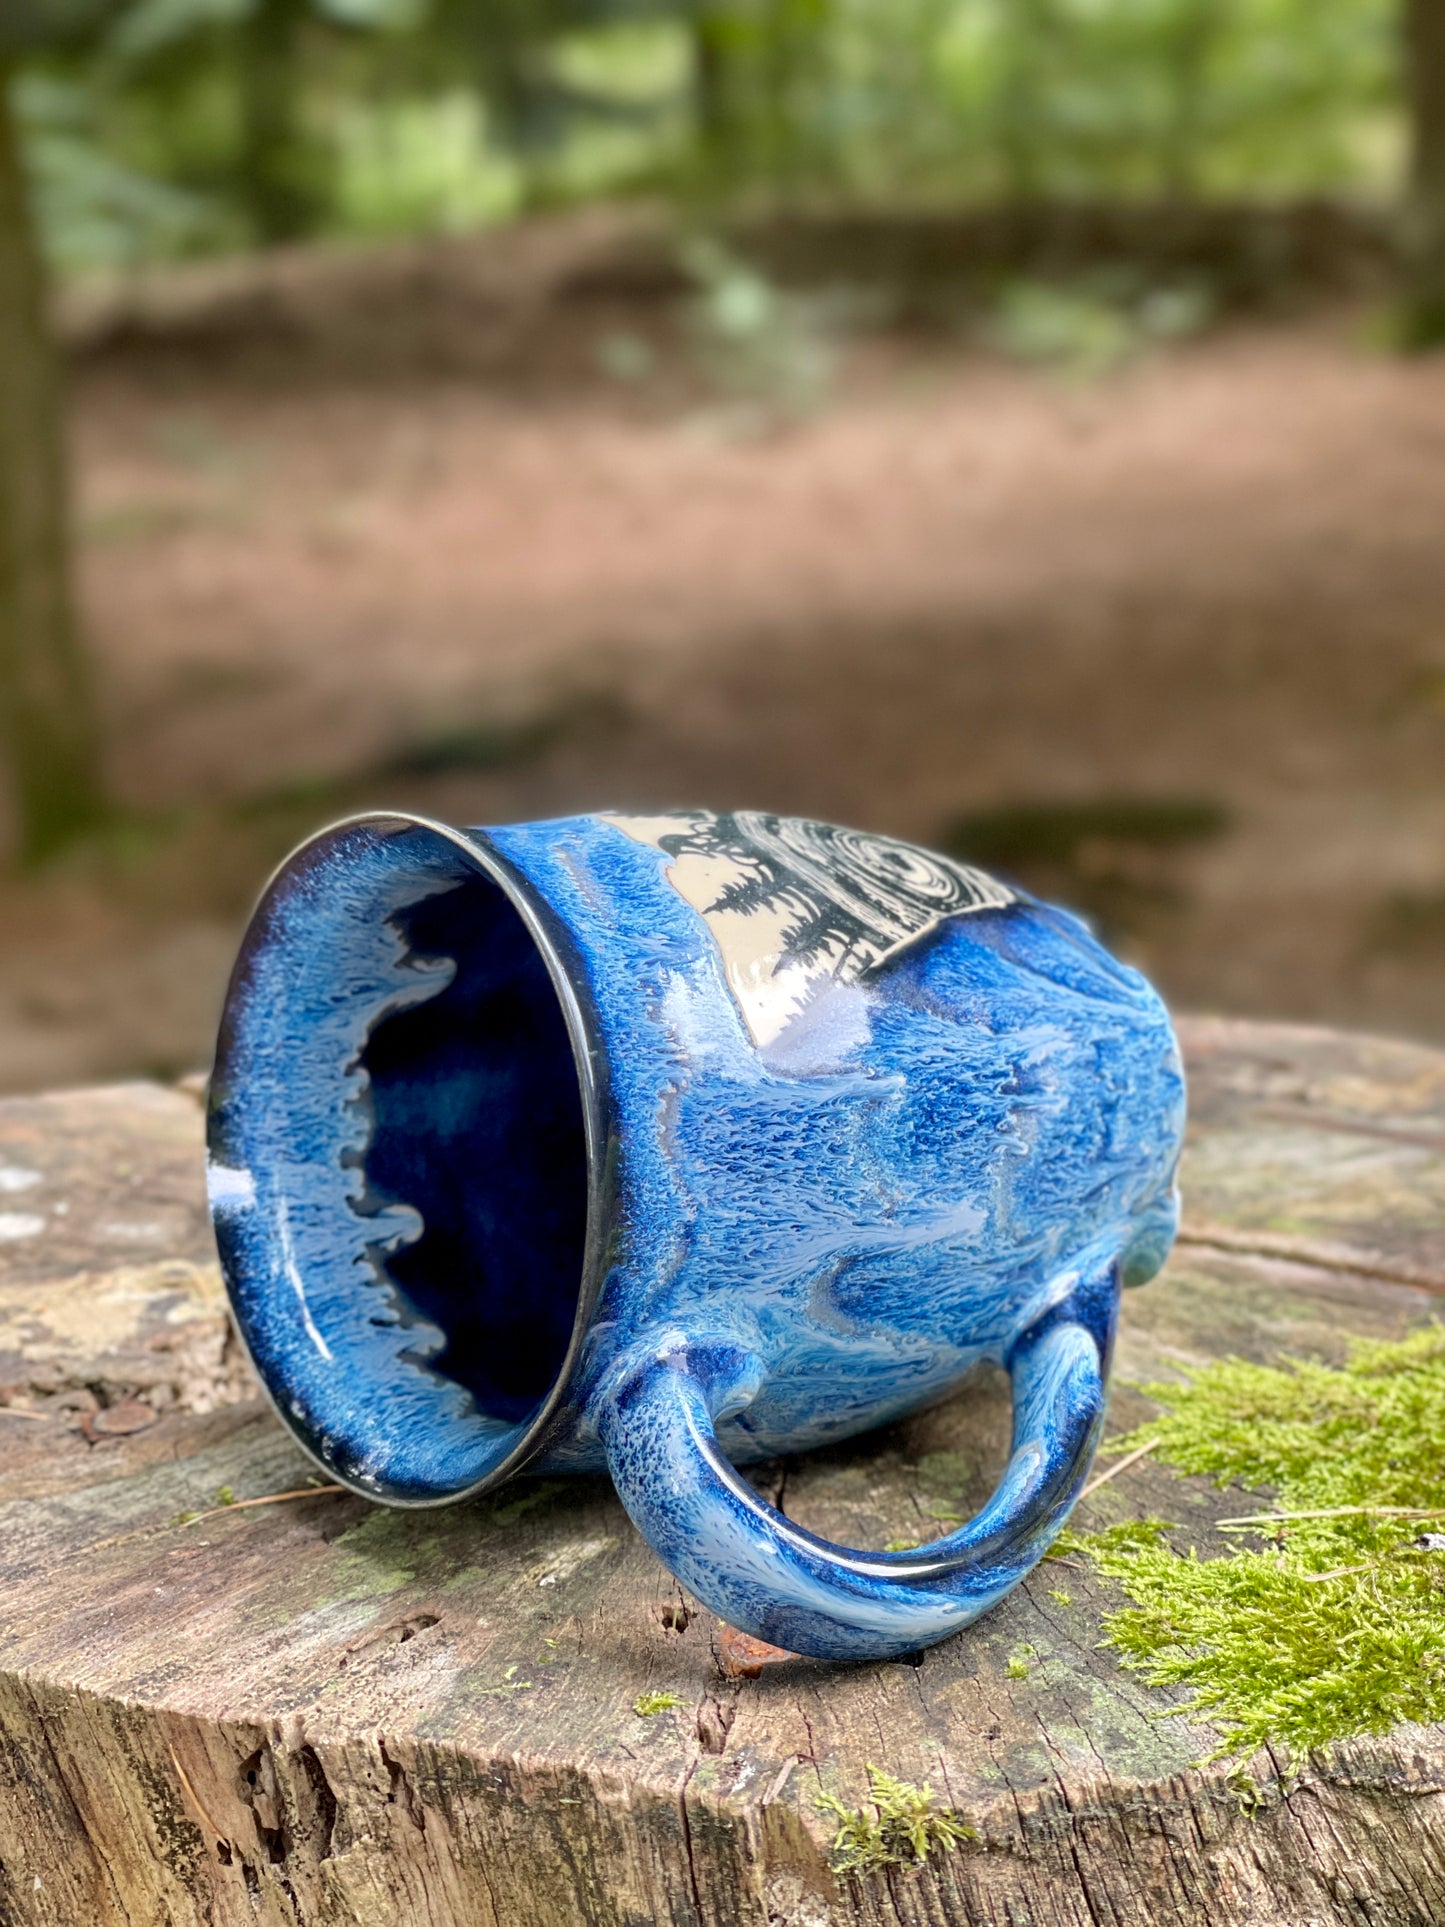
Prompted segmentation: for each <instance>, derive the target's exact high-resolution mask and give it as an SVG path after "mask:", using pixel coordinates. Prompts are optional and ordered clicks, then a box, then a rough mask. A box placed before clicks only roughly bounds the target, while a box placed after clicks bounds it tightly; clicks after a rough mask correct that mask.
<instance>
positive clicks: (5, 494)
mask: <svg viewBox="0 0 1445 1927" xmlns="http://www.w3.org/2000/svg"><path fill="white" fill-rule="evenodd" d="M11 79H12V70H11V68H10V66H9V64H8V63H7V62H5V61H3V60H0V733H3V740H4V750H5V755H6V757H7V759H8V762H9V774H10V781H11V784H12V787H13V792H14V796H15V803H16V812H17V817H18V821H19V831H20V853H21V856H22V858H23V859H24V860H26V861H31V862H33V861H35V860H37V859H38V858H41V857H44V856H46V855H48V854H49V853H50V852H51V851H53V850H55V849H57V848H58V847H59V846H60V845H61V844H62V843H64V842H66V841H67V840H68V839H69V838H71V837H73V836H74V835H76V834H77V833H78V832H79V831H81V830H83V829H86V828H88V827H89V826H90V825H92V824H94V823H95V822H96V821H98V820H99V818H100V816H101V815H102V813H103V809H102V796H101V787H100V778H99V761H98V743H97V734H96V726H95V716H94V710H93V708H92V703H91V693H90V685H89V678H88V676H87V673H86V665H85V660H84V657H83V655H82V652H81V647H80V636H79V629H78V625H77V620H76V614H75V606H74V603H73V601H72V596H71V581H70V538H69V528H68V509H69V503H68V491H67V486H66V462H65V447H64V438H63V430H62V425H61V417H60V370H59V361H58V356H57V354H56V350H55V347H54V344H53V342H52V340H51V336H50V325H49V316H48V314H47V311H46V284H45V271H44V267H43V264H42V261H41V257H40V249H39V244H38V241H37V239H36V235H35V230H34V225H33V223H32V220H31V214H30V201H29V195H28V191H27V182H26V180H25V175H24V167H23V162H22V159H21V154H20V147H19V139H18V134H17V130H16V126H15V117H14V112H13V106H12V99H11Z"/></svg>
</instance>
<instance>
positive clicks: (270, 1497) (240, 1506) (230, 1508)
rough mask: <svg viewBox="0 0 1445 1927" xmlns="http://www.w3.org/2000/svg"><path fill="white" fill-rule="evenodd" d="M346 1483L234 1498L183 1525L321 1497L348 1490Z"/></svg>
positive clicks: (305, 1486)
mask: <svg viewBox="0 0 1445 1927" xmlns="http://www.w3.org/2000/svg"><path fill="white" fill-rule="evenodd" d="M350 1489H351V1488H350V1487H349V1486H345V1485H299V1486H297V1488H296V1489H295V1491H294V1492H267V1493H265V1494H264V1495H263V1496H262V1497H261V1498H259V1499H232V1501H231V1503H230V1504H229V1505H213V1506H212V1507H211V1508H210V1510H209V1511H207V1512H198V1513H196V1514H195V1516H194V1517H193V1518H190V1519H184V1520H182V1522H181V1523H182V1526H198V1525H199V1524H200V1523H201V1521H202V1519H218V1518H220V1516H221V1514H222V1513H223V1512H244V1511H246V1509H247V1507H249V1506H253V1505H284V1504H285V1502H286V1500H288V1499H320V1498H324V1497H327V1496H329V1495H330V1494H332V1493H336V1492H348V1491H350Z"/></svg>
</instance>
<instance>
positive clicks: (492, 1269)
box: [210, 824, 589, 1503]
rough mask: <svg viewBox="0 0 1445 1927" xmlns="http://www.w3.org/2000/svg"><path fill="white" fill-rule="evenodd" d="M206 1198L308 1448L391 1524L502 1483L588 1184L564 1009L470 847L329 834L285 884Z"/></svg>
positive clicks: (271, 898)
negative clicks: (400, 1512)
mask: <svg viewBox="0 0 1445 1927" xmlns="http://www.w3.org/2000/svg"><path fill="white" fill-rule="evenodd" d="M210 1176H211V1198H212V1205H213V1211H214V1217H215V1224H216V1234H217V1240H218V1243H219V1246H220V1251H221V1258H222V1263H223V1267H224V1269H225V1273H226V1279H227V1283H228V1286H229V1288H230V1291H231V1296H232V1302H233V1304H234V1307H235V1311H236V1316H237V1321H238V1323H239V1325H240V1328H241V1331H242V1333H243V1335H244V1336H245V1338H246V1341H247V1344H248V1346H249V1348H250V1350H251V1353H252V1356H253V1358H254V1359H255V1362H256V1365H257V1369H258V1370H259V1372H260V1374H261V1377H262V1379H263V1380H264V1382H265V1383H266V1385H267V1386H268V1388H269V1389H270V1391H271V1394H272V1396H273V1398H274V1399H275V1401H276V1405H277V1408H278V1410H279V1411H280V1413H281V1415H282V1417H283V1418H285V1419H286V1421H287V1422H288V1424H290V1426H291V1427H292V1429H293V1431H294V1432H295V1433H296V1435H297V1437H298V1438H299V1439H300V1440H301V1442H302V1443H303V1444H304V1445H306V1446H307V1448H308V1449H309V1450H311V1451H312V1452H313V1453H315V1455H316V1456H317V1457H318V1458H319V1459H320V1460H321V1461H322V1463H323V1464H324V1465H326V1466H327V1468H328V1469H329V1470H330V1471H332V1472H333V1473H335V1474H336V1475H337V1476H339V1477H341V1478H343V1479H346V1480H348V1481H349V1482H351V1483H352V1484H355V1485H357V1486H358V1487H360V1488H361V1489H363V1490H366V1491H369V1492H373V1493H375V1494H376V1495H377V1496H378V1497H384V1498H387V1499H390V1500H394V1501H397V1502H400V1503H429V1502H434V1501H437V1500H440V1499H445V1498H449V1497H453V1496H455V1495H457V1494H458V1493H461V1492H465V1491H468V1490H470V1489H472V1488H473V1487H474V1486H476V1485H477V1484H479V1483H481V1482H483V1481H485V1480H487V1479H490V1478H492V1477H493V1476H499V1475H500V1474H501V1472H502V1471H503V1470H504V1468H505V1467H506V1465H507V1464H509V1463H510V1461H511V1459H512V1455H513V1454H514V1453H516V1452H517V1451H519V1450H520V1449H522V1448H523V1446H524V1444H525V1443H526V1441H527V1440H528V1439H529V1438H530V1435H531V1427H532V1425H533V1423H534V1421H536V1420H537V1419H538V1417H539V1415H540V1414H541V1412H542V1408H543V1407H544V1405H545V1403H546V1401H547V1398H548V1395H549V1393H551V1392H552V1391H553V1389H554V1388H555V1387H556V1386H557V1385H558V1383H559V1381H560V1378H561V1375H562V1374H563V1371H564V1367H565V1365H566V1360H567V1354H568V1348H569V1344H570V1341H571V1337H572V1332H573V1328H574V1325H575V1324H576V1322H577V1318H578V1308H579V1301H580V1299H581V1296H582V1291H583V1273H584V1264H585V1246H586V1235H587V1219H588V1208H589V1173H588V1157H587V1143H586V1131H585V1124H584V1112H583V1099H582V1092H581V1087H580V1084H579V1076H578V1068H577V1057H576V1055H575V1054H574V1050H573V1046H572V1042H571V1035H570V1032H569V1028H568V1022H567V1017H566V1015H565V1013H564V1009H563V1005H562V1002H561V1000H560V999H559V996H558V993H557V990H556V988H555V987H554V984H553V981H552V978H551V976H550V974H549V970H548V966H547V962H546V960H545V958H544V956H543V953H542V951H541V949H540V948H539V946H538V943H537V941H536V940H535V939H534V937H533V936H532V934H531V932H530V930H529V927H528V925H527V923H526V922H525V921H524V919H523V917H522V915H521V913H520V912H519V910H518V909H517V907H516V906H515V904H514V902H513V901H512V899H511V897H510V896H509V895H508V894H507V891H506V890H505V889H504V888H503V886H502V885H501V884H500V883H499V882H497V881H496V880H495V879H494V878H493V876H492V875H491V874H489V873H488V871H487V870H486V869H485V868H484V867H483V865H482V861H481V859H480V858H479V857H476V856H474V855H473V854H472V852H471V851H470V850H469V849H468V848H465V847H462V846H460V845H459V844H458V843H457V842H454V841H452V840H451V839H450V838H449V837H447V836H446V835H445V834H443V833H441V832H438V831H434V830H432V829H431V828H430V827H428V826H421V825H415V826H397V827H394V828H387V827H383V826H378V825H376V824H364V825H351V826H343V827H342V828H340V829H338V830H337V831H334V832H331V833H329V834H328V835H326V836H323V837H322V838H320V839H318V840H316V841H315V842H314V843H312V844H311V845H309V846H308V847H307V848H306V849H305V850H304V851H303V852H301V853H300V855H299V856H298V857H297V858H296V859H295V860H294V861H293V862H292V863H291V864H290V865H288V867H287V869H286V870H285V871H284V872H283V873H282V875H281V876H280V877H279V878H278V879H277V880H276V882H275V883H274V884H273V886H272V888H271V890H270V892H269V893H268V895H267V897H266V899H265V900H264V901H263V903H262V906H261V908H260V910H259V911H258V913H257V916H256V919H255V921H254V922H253V924H252V928H251V930H250V932H249V934H248V936H247V940H246V943H245V945H244V947H243V949H242V952H241V956H240V959H239V961H238V964H237V968H236V972H235V974H234V976H233V979H232V984H231V992H230V996H229V998H228V1000H227V1011H226V1017H225V1021H224V1024H223V1027H222V1032H221V1038H220V1043H219V1048H218V1052H217V1061H216V1071H215V1075H214V1078H213V1081H212V1094H211V1117H210Z"/></svg>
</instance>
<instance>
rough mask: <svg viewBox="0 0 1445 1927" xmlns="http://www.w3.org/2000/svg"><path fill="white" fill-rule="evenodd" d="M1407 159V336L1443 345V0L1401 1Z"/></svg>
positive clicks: (1418, 341)
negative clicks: (1408, 136) (1408, 124)
mask: <svg viewBox="0 0 1445 1927" xmlns="http://www.w3.org/2000/svg"><path fill="white" fill-rule="evenodd" d="M1405 61H1406V82H1407V89H1408V97H1409V103H1410V119H1411V129H1412V134H1411V163H1410V187H1409V203H1408V214H1407V226H1406V257H1407V273H1408V293H1407V337H1408V340H1409V343H1410V345H1412V346H1414V347H1441V346H1445V0H1405Z"/></svg>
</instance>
